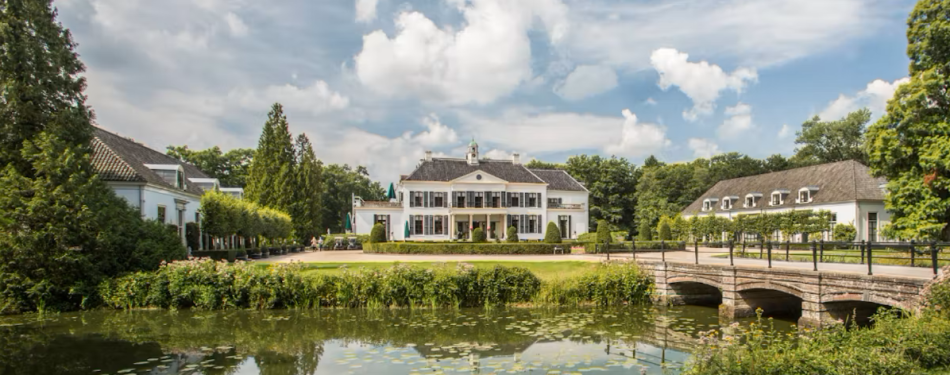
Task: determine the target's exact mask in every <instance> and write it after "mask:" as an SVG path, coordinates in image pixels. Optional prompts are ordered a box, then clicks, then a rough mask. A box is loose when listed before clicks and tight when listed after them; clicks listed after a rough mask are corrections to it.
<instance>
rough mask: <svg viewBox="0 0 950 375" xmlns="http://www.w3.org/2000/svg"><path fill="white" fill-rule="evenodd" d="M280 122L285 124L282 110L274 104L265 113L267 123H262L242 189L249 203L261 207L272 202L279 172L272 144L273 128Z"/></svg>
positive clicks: (275, 152)
mask: <svg viewBox="0 0 950 375" xmlns="http://www.w3.org/2000/svg"><path fill="white" fill-rule="evenodd" d="M280 122H286V119H285V118H284V108H283V107H282V106H281V105H280V103H274V106H273V107H271V110H270V112H268V113H267V121H265V122H264V129H263V131H261V137H260V138H259V139H258V141H257V151H255V152H254V160H252V161H251V167H250V171H249V172H248V176H247V187H246V188H245V189H244V196H245V197H246V198H247V199H248V200H249V201H252V202H256V203H258V204H260V205H263V206H267V203H268V202H272V201H273V198H272V197H273V194H274V190H273V186H274V181H275V180H276V176H277V174H278V171H279V167H275V155H276V154H277V151H276V149H275V144H274V128H275V127H276V126H277V124H278V123H280Z"/></svg>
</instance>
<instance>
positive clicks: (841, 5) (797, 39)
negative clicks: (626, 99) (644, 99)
mask: <svg viewBox="0 0 950 375" xmlns="http://www.w3.org/2000/svg"><path fill="white" fill-rule="evenodd" d="M573 4H581V3H572V5H573ZM582 4H583V6H576V7H574V8H575V9H572V12H571V15H572V19H571V24H572V25H576V26H574V27H572V32H571V35H570V37H569V40H568V41H567V43H566V44H568V45H569V46H570V49H571V51H572V53H571V54H572V56H576V57H578V59H579V61H581V62H583V63H589V62H592V61H593V62H597V63H602V64H608V65H611V66H617V67H625V68H629V69H633V70H637V69H643V68H647V67H649V64H650V61H649V58H648V56H649V55H650V52H651V51H653V50H655V49H657V48H662V47H670V46H675V47H676V48H678V49H679V50H681V51H682V50H685V51H690V52H691V53H694V54H698V55H702V56H706V57H708V58H728V59H729V61H737V62H738V63H739V64H740V65H742V66H753V67H757V68H761V67H765V66H771V65H776V64H781V63H784V62H787V61H790V60H794V59H797V58H801V57H804V56H808V55H812V54H816V53H821V52H824V51H828V50H833V49H834V48H836V47H838V46H841V45H845V44H848V43H849V42H852V41H854V40H855V39H859V38H863V37H867V36H870V35H874V34H879V33H884V32H886V30H890V29H889V28H888V27H885V26H894V27H901V26H902V23H903V22H902V21H903V20H900V19H896V18H895V17H893V1H892V0H721V1H707V0H669V1H659V2H658V1H636V2H634V1H629V2H616V1H596V0H595V1H589V2H583V3H582Z"/></svg>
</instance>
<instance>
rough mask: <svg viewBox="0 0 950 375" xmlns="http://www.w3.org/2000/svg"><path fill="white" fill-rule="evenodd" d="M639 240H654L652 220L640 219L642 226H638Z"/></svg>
mask: <svg viewBox="0 0 950 375" xmlns="http://www.w3.org/2000/svg"><path fill="white" fill-rule="evenodd" d="M638 232H639V233H637V240H638V241H652V240H653V228H652V227H650V222H649V221H647V220H641V221H640V228H638Z"/></svg>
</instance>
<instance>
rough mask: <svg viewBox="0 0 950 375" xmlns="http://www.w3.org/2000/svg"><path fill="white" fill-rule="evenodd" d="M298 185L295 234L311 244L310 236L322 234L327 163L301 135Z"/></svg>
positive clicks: (301, 240) (296, 174)
mask: <svg viewBox="0 0 950 375" xmlns="http://www.w3.org/2000/svg"><path fill="white" fill-rule="evenodd" d="M295 148H296V149H297V170H296V173H295V178H296V187H295V189H294V193H295V194H294V203H293V205H292V206H291V207H292V208H293V209H292V210H291V216H292V217H293V220H294V233H295V234H296V236H297V239H298V240H299V241H300V242H301V243H303V244H308V243H309V241H310V239H311V238H313V237H315V236H318V235H320V233H321V223H320V217H321V212H320V201H321V194H323V181H322V174H323V171H322V169H323V163H321V162H320V161H319V160H317V157H316V156H315V155H314V153H313V145H311V144H310V139H308V138H307V135H305V134H300V135H299V136H297V142H296V147H295Z"/></svg>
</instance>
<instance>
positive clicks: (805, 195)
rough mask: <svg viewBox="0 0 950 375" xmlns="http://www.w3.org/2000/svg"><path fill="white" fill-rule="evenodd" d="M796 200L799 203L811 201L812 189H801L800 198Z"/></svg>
mask: <svg viewBox="0 0 950 375" xmlns="http://www.w3.org/2000/svg"><path fill="white" fill-rule="evenodd" d="M803 198H804V199H803ZM796 202H797V203H811V191H810V190H808V189H802V190H799V191H798V200H796Z"/></svg>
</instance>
